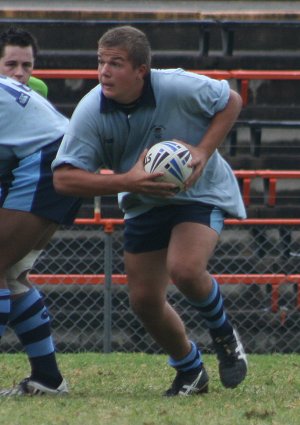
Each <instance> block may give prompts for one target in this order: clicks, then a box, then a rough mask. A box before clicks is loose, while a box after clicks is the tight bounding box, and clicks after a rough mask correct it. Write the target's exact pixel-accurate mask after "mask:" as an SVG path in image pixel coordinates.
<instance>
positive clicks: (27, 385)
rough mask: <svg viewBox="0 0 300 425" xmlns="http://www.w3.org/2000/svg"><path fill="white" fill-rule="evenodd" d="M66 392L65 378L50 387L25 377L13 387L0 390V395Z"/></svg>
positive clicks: (61, 393)
mask: <svg viewBox="0 0 300 425" xmlns="http://www.w3.org/2000/svg"><path fill="white" fill-rule="evenodd" d="M68 392H69V390H68V384H67V382H66V380H65V379H63V380H62V382H61V384H60V385H59V386H58V387H57V388H51V387H47V386H46V385H43V384H41V383H40V382H37V381H34V380H33V379H30V378H25V379H23V381H21V382H20V383H19V384H18V385H17V386H15V387H13V388H10V389H7V390H0V397H11V396H24V395H29V396H34V395H65V394H68Z"/></svg>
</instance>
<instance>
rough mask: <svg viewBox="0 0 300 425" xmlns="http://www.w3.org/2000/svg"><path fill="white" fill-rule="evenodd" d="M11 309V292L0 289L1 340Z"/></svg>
mask: <svg viewBox="0 0 300 425" xmlns="http://www.w3.org/2000/svg"><path fill="white" fill-rule="evenodd" d="M10 309H11V301H10V290H9V289H6V288H4V289H0V338H1V336H2V335H3V334H4V331H5V327H6V324H7V322H8V318H9V314H10Z"/></svg>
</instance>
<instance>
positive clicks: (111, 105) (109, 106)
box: [100, 73, 156, 114]
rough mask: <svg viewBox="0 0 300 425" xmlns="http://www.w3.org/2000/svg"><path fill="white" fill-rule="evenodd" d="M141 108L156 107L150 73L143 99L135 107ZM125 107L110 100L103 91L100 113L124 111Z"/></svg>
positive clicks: (146, 79) (147, 77)
mask: <svg viewBox="0 0 300 425" xmlns="http://www.w3.org/2000/svg"><path fill="white" fill-rule="evenodd" d="M141 106H151V107H155V106H156V101H155V96H154V92H153V88H152V84H151V74H150V73H149V74H148V75H147V76H146V77H145V84H144V87H143V92H142V94H141V97H140V98H139V100H138V101H137V103H136V106H135V105H133V108H134V109H137V108H140V107H141ZM124 109H125V108H124V106H122V105H121V104H119V103H118V102H115V101H114V100H112V99H108V98H107V97H106V96H105V95H104V94H103V93H102V91H101V100H100V113H102V114H106V113H109V112H114V111H120V110H121V111H124Z"/></svg>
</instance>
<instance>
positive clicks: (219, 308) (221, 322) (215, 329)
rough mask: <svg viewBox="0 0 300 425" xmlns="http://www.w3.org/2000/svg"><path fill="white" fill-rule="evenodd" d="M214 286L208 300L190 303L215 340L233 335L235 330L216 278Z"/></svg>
mask: <svg viewBox="0 0 300 425" xmlns="http://www.w3.org/2000/svg"><path fill="white" fill-rule="evenodd" d="M212 284H213V285H212V290H211V292H210V294H209V295H208V297H207V298H206V299H204V300H201V301H197V302H196V301H193V300H188V302H189V303H190V304H191V305H192V306H193V307H195V308H196V309H197V310H198V311H199V312H200V313H201V316H202V317H203V318H204V319H205V322H206V324H207V326H208V328H209V331H210V334H211V336H212V337H213V338H217V337H223V336H226V335H232V334H233V328H232V325H231V323H230V321H229V319H228V316H227V314H226V312H225V309H224V303H223V297H222V295H221V292H220V288H219V285H218V283H217V281H216V280H215V279H214V278H212Z"/></svg>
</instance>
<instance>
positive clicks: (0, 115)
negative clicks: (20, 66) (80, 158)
mask: <svg viewBox="0 0 300 425" xmlns="http://www.w3.org/2000/svg"><path fill="white" fill-rule="evenodd" d="M67 125H68V119H67V118H65V117H64V116H63V115H61V114H60V113H59V112H58V111H57V110H56V109H54V107H53V106H52V105H51V103H49V102H48V101H47V100H46V99H44V98H43V97H42V96H40V95H38V94H37V93H36V92H35V91H33V90H32V89H30V88H29V87H27V86H25V85H23V84H21V83H19V82H17V81H15V80H12V79H10V78H8V77H4V76H0V174H1V172H3V171H4V170H5V169H6V166H7V164H8V162H9V161H10V160H14V159H23V158H25V157H26V156H28V155H31V154H32V153H34V152H37V151H39V150H40V149H41V148H42V147H45V146H47V145H49V144H51V143H53V142H55V141H56V140H57V139H59V138H61V137H62V135H63V134H64V132H65V130H66V127H67Z"/></svg>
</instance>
